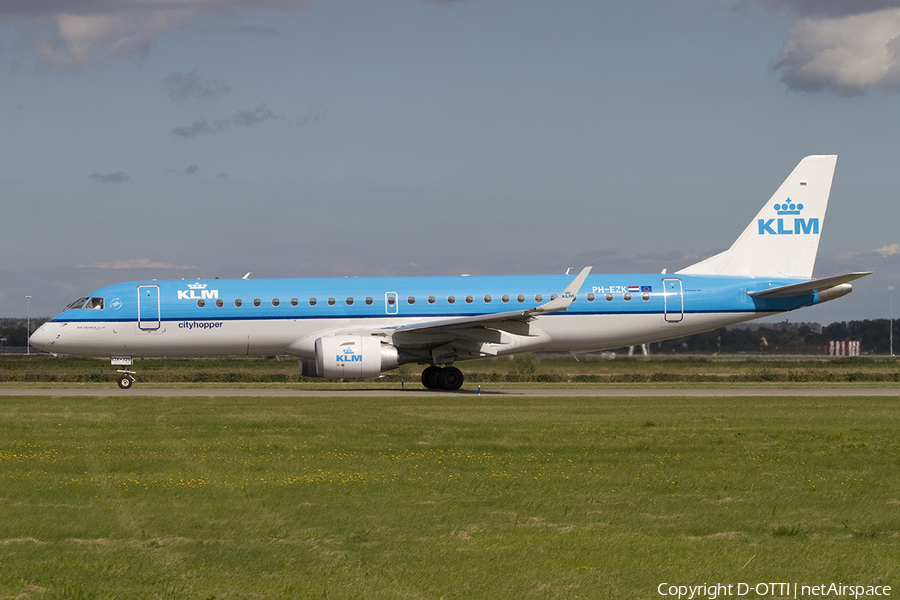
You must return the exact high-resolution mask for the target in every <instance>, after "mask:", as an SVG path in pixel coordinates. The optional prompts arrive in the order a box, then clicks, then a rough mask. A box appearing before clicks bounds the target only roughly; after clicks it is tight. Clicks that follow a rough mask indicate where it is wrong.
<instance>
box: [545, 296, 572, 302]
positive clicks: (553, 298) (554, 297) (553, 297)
mask: <svg viewBox="0 0 900 600" xmlns="http://www.w3.org/2000/svg"><path fill="white" fill-rule="evenodd" d="M556 298H557V296H556V294H550V299H551V300H556ZM572 302H574V300H573V301H572Z"/></svg>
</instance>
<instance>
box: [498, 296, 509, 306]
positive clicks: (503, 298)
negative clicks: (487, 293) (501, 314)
mask: <svg viewBox="0 0 900 600" xmlns="http://www.w3.org/2000/svg"><path fill="white" fill-rule="evenodd" d="M500 299H501V300H503V302H504V304H505V303H507V302H509V296H507V295H506V294H503V297H502V298H500Z"/></svg>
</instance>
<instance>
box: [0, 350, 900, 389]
mask: <svg viewBox="0 0 900 600" xmlns="http://www.w3.org/2000/svg"><path fill="white" fill-rule="evenodd" d="M897 365H898V363H897V359H896V358H889V357H886V356H881V357H876V356H871V357H859V358H828V357H824V356H821V357H810V356H794V357H785V356H777V357H772V356H766V355H754V356H748V355H723V356H712V355H710V356H705V357H697V356H691V357H684V356H677V355H675V356H667V355H662V354H660V355H654V356H652V357H651V358H650V359H649V360H648V359H645V358H642V357H634V358H628V357H618V358H616V359H615V360H605V359H602V358H600V357H598V356H593V355H586V356H581V357H580V360H578V361H576V360H574V359H573V358H572V357H571V356H569V355H556V356H553V355H549V356H546V355H544V356H540V357H538V356H535V355H534V354H522V355H518V356H516V357H515V358H513V359H512V360H510V359H509V358H502V359H494V360H478V361H470V362H464V363H459V366H460V367H461V368H462V370H463V372H464V373H465V375H466V382H467V384H469V385H472V384H474V385H478V384H495V383H539V384H553V383H564V384H567V385H569V384H580V385H595V384H606V385H616V384H626V385H631V384H635V383H640V384H660V383H661V384H666V385H668V384H673V383H687V384H698V383H702V384H712V385H727V384H739V385H744V384H747V383H797V384H808V383H815V384H819V383H832V384H845V383H889V384H896V383H900V369H898V368H897ZM133 370H135V371H137V383H138V385H142V384H144V383H153V384H160V383H165V384H200V385H204V384H214V385H219V384H227V385H234V384H254V385H274V386H277V385H281V384H285V383H287V384H297V383H322V382H323V380H321V379H311V378H309V377H301V376H300V372H299V369H298V365H297V361H296V359H294V358H289V357H281V358H280V359H276V358H274V357H234V358H205V359H195V358H183V359H177V358H176V359H172V358H145V359H135V364H134V367H133ZM421 372H422V367H421V366H420V365H413V364H410V365H403V366H402V367H400V368H399V369H395V370H394V371H389V372H387V373H386V374H385V375H384V377H383V378H381V379H380V380H379V381H380V382H381V383H398V384H399V383H400V382H406V383H412V384H418V382H419V381H420V377H421ZM117 377H118V373H117V372H116V368H114V367H111V366H110V364H109V359H108V358H75V357H53V356H49V355H38V356H24V355H21V354H20V355H0V385H4V384H12V385H14V386H19V384H23V383H24V384H30V385H34V384H59V383H62V384H72V383H78V384H83V385H91V384H114V383H115V381H116V379H117Z"/></svg>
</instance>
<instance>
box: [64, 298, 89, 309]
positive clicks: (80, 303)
mask: <svg viewBox="0 0 900 600" xmlns="http://www.w3.org/2000/svg"><path fill="white" fill-rule="evenodd" d="M87 301H88V299H87V298H79V299H78V300H76V301H75V302H73V303H72V304H70V305H68V306H67V307H66V310H78V309H79V308H81V307H82V306H84V303H85V302H87Z"/></svg>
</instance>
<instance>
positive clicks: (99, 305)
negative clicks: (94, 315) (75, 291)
mask: <svg viewBox="0 0 900 600" xmlns="http://www.w3.org/2000/svg"><path fill="white" fill-rule="evenodd" d="M84 308H85V309H91V310H103V298H88V301H87V302H86V303H85V304H84Z"/></svg>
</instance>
